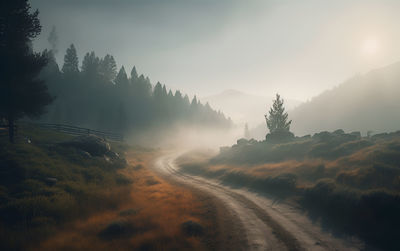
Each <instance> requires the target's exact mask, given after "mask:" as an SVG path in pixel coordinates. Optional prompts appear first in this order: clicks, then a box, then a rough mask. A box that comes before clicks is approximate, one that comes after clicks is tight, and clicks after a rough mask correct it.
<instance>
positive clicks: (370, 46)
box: [361, 37, 380, 56]
mask: <svg viewBox="0 0 400 251" xmlns="http://www.w3.org/2000/svg"><path fill="white" fill-rule="evenodd" d="M361 49H362V52H363V54H364V55H366V56H374V55H376V54H377V53H378V52H379V49H380V48H379V41H378V40H377V39H376V38H374V37H369V38H367V39H365V40H364V42H363V43H362V47H361Z"/></svg>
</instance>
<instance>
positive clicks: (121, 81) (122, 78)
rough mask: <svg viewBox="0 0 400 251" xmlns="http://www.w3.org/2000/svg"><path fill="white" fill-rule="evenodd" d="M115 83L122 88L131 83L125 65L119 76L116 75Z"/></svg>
mask: <svg viewBox="0 0 400 251" xmlns="http://www.w3.org/2000/svg"><path fill="white" fill-rule="evenodd" d="M115 85H116V86H117V87H122V88H126V87H127V86H128V85H129V80H128V76H127V75H126V72H125V68H124V66H122V67H121V69H120V70H119V72H118V75H117V77H115Z"/></svg>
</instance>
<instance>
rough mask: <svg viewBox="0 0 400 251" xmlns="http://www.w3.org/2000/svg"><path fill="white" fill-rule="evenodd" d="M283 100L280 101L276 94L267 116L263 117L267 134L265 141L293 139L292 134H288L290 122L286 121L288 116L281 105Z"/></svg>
mask: <svg viewBox="0 0 400 251" xmlns="http://www.w3.org/2000/svg"><path fill="white" fill-rule="evenodd" d="M283 103H284V100H283V99H281V96H280V95H279V94H276V99H275V100H274V102H273V104H272V107H271V108H270V110H269V114H266V115H265V120H266V122H267V127H268V129H269V132H270V133H269V134H268V135H267V136H266V138H267V140H268V139H270V140H274V141H279V140H285V139H288V138H291V137H293V133H291V132H290V124H291V123H292V121H291V120H288V114H287V112H285V107H284V105H283Z"/></svg>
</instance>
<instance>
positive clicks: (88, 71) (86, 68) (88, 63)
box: [82, 51, 100, 77]
mask: <svg viewBox="0 0 400 251" xmlns="http://www.w3.org/2000/svg"><path fill="white" fill-rule="evenodd" d="M99 66H100V59H99V58H98V57H96V54H95V53H94V51H92V52H90V53H89V52H88V53H86V55H85V57H84V58H83V61H82V73H83V74H84V75H86V76H90V77H93V76H95V75H97V74H99Z"/></svg>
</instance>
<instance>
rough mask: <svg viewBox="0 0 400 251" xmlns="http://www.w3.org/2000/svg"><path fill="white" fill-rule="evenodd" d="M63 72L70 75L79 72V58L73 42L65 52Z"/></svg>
mask: <svg viewBox="0 0 400 251" xmlns="http://www.w3.org/2000/svg"><path fill="white" fill-rule="evenodd" d="M62 72H63V73H65V74H69V75H74V74H77V73H79V60H78V55H77V53H76V49H75V46H74V44H71V45H70V47H69V48H68V49H67V51H66V53H65V56H64V65H63V67H62Z"/></svg>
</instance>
